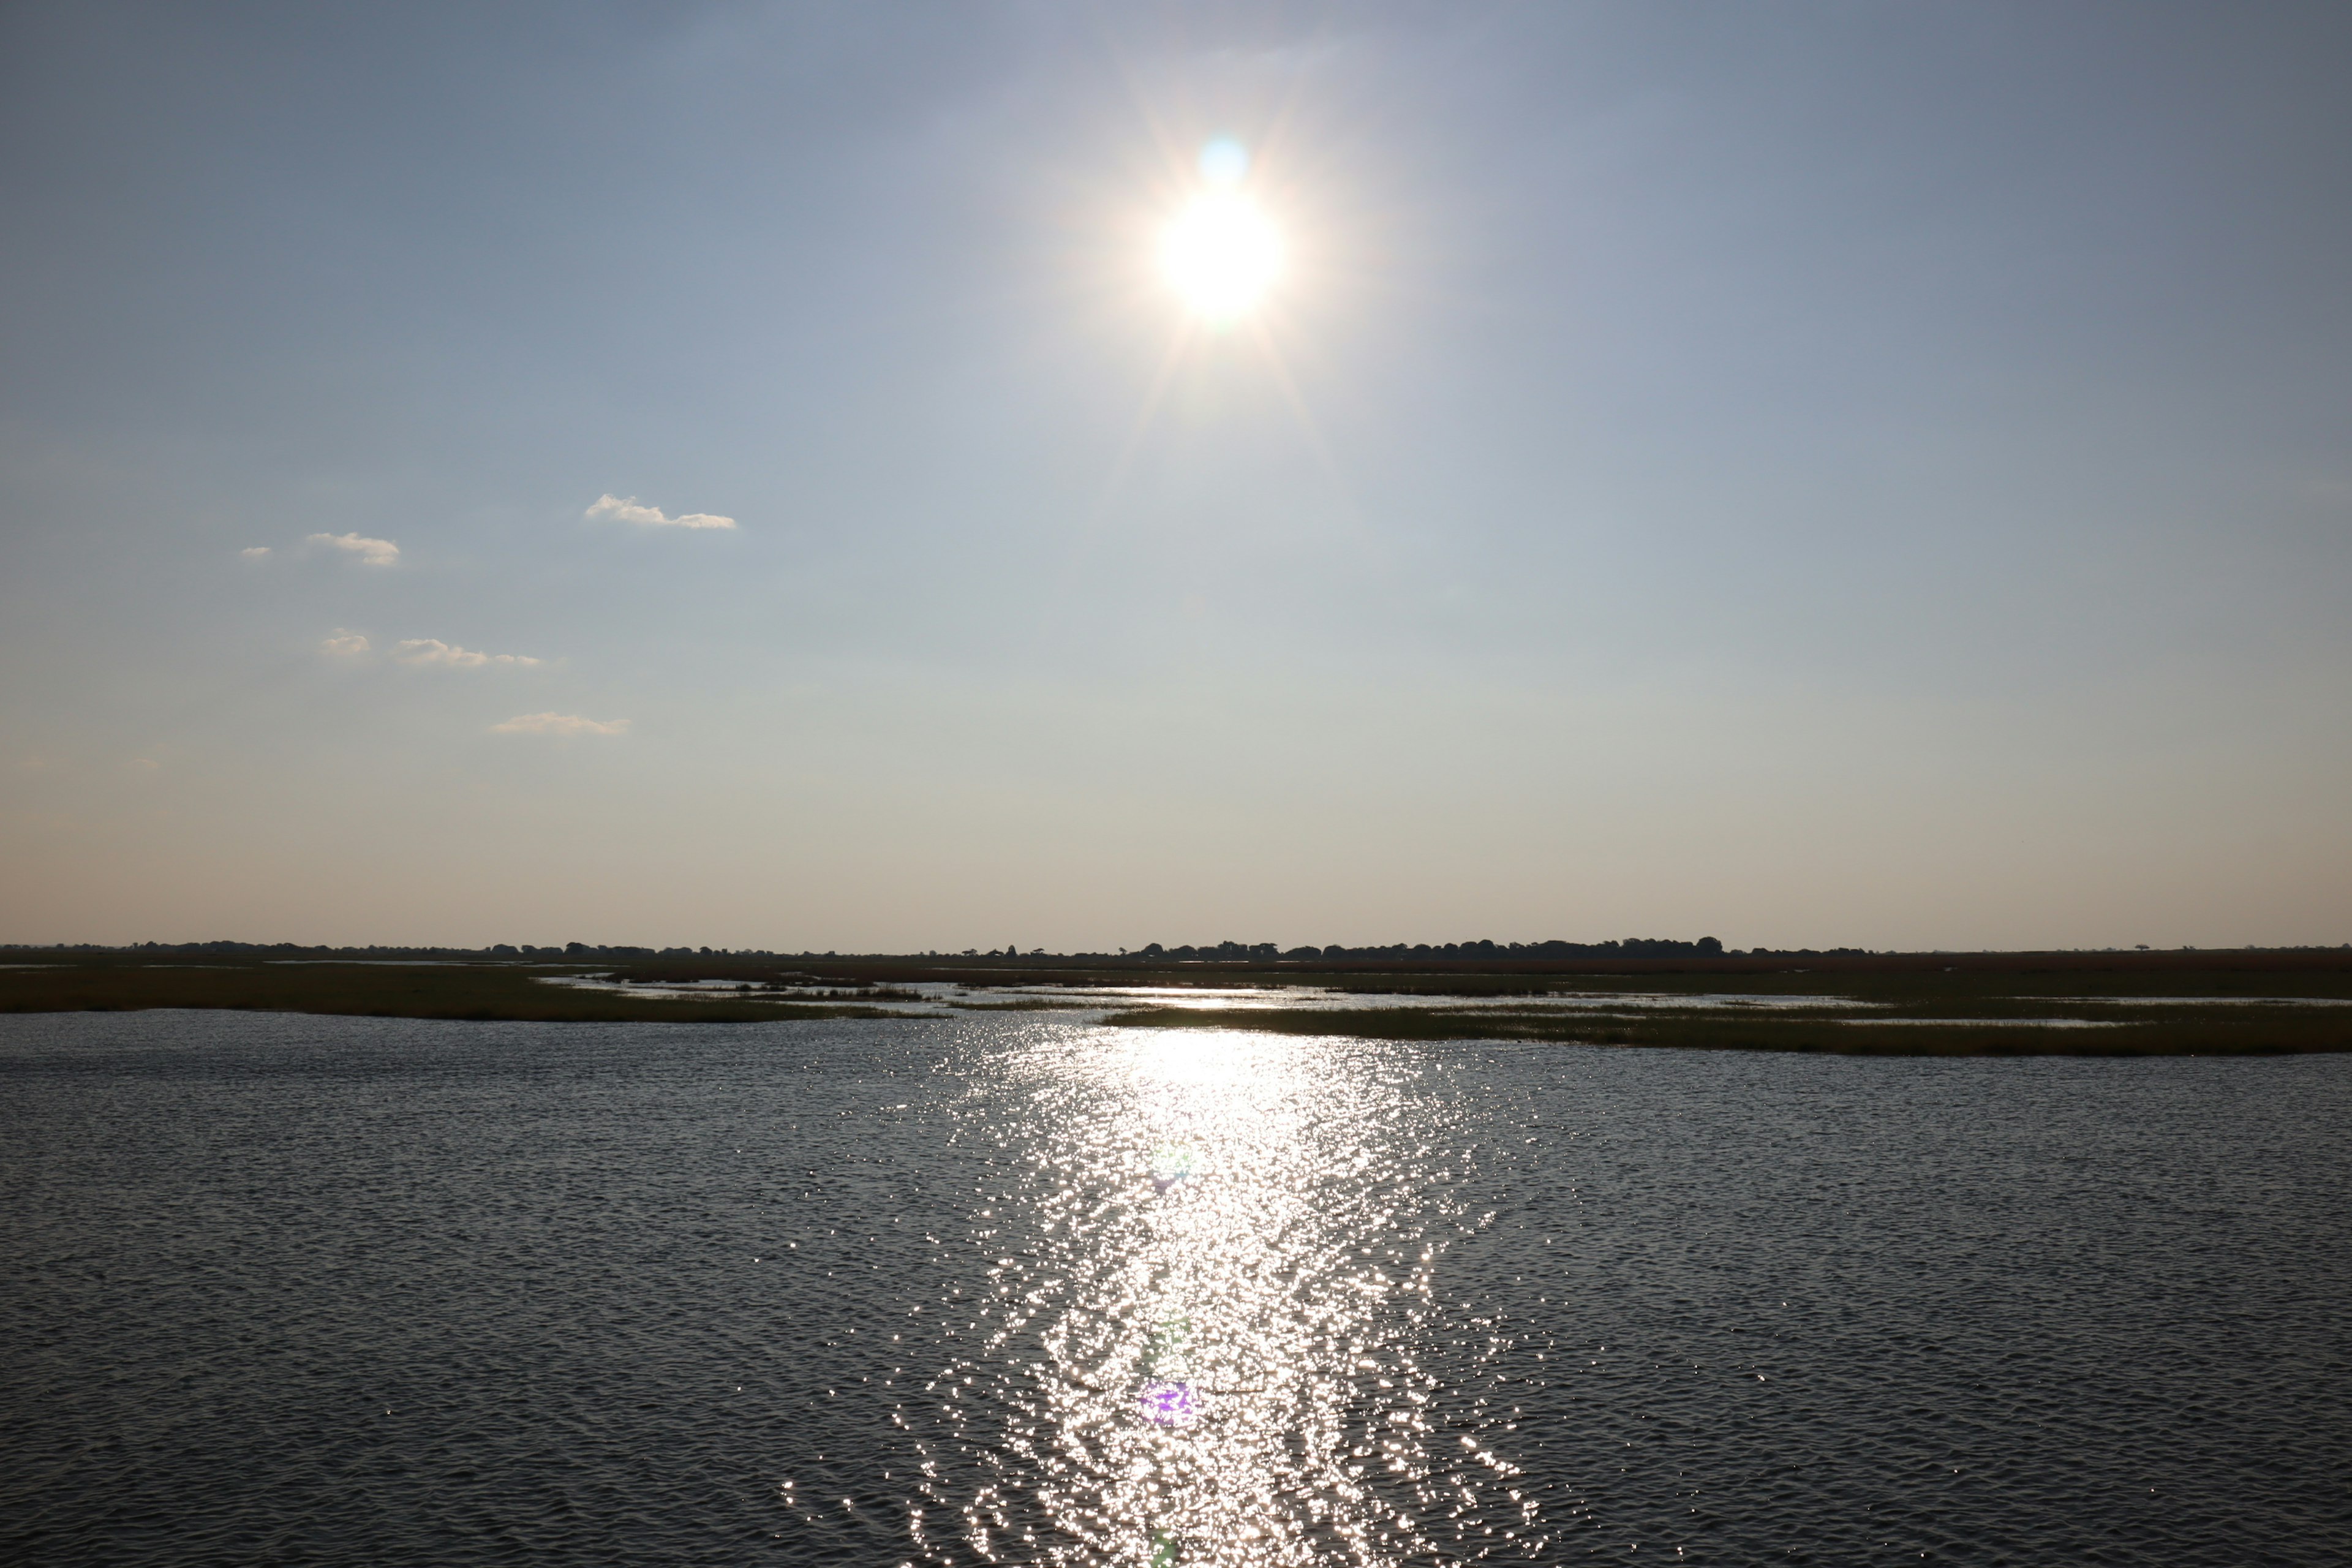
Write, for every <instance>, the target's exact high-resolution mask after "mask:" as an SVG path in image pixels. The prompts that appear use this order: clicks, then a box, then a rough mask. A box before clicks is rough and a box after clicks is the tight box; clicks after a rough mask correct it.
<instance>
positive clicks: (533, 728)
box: [490, 713, 629, 735]
mask: <svg viewBox="0 0 2352 1568" xmlns="http://www.w3.org/2000/svg"><path fill="white" fill-rule="evenodd" d="M628 731H629V721H627V720H626V719H583V718H582V717H580V715H579V714H577V713H523V714H519V715H517V716H516V717H515V718H512V719H509V720H508V721H506V722H505V723H503V724H493V725H491V726H490V733H492V734H494V735H625V734H627V733H628Z"/></svg>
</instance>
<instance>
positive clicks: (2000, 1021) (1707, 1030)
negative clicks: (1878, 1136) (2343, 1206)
mask: <svg viewBox="0 0 2352 1568" xmlns="http://www.w3.org/2000/svg"><path fill="white" fill-rule="evenodd" d="M2028 1016H2031V1017H2035V1018H2046V1017H2051V1016H2063V1017H2066V1018H2068V1019H2070V1020H2072V1021H2074V1022H2076V1023H2078V1024H2081V1025H2086V1026H2080V1027H2059V1028H2053V1027H2050V1026H2047V1025H2043V1024H2034V1023H2027V1022H2024V1021H2023V1020H2024V1019H2025V1018H2026V1017H2028ZM1105 1022H1107V1023H1111V1024H1118V1025H1122V1026H1127V1027H1129V1028H1147V1029H1253V1030H1259V1031H1263V1032H1266V1033H1272V1034H1286V1035H1348V1036H1353V1037H1358V1038H1369V1039H1380V1040H1470V1039H1481V1040H1496V1039H1501V1040H1544V1041H1551V1042H1555V1043H1558V1044H1561V1045H1591V1046H1651V1047H1674V1048H1679V1049H1686V1050H1726V1051H1810V1052H1825V1053H1831V1054H1835V1055H1839V1056H1874V1057H2042V1056H2084V1057H2158V1056H2284V1055H2297V1054H2301V1053H2305V1052H2314V1051H2345V1050H2352V1008H2336V1007H2329V1008H2318V1007H2290V1006H2243V1005H2234V1006H2217V1007H2196V1008H2184V1007H2179V1006H2165V1007H2135V1006H2132V1005H2128V1004H2124V1005H2098V1006H2094V1007H2087V1008H2071V1009H2067V1010H2065V1011H2063V1013H2061V1012H2058V1011H2057V1010H2054V1009H2051V1008H2047V1007H2044V1008H2040V1009H2036V1010H2033V1011H2032V1012H2031V1013H2027V1012H2025V1011H2022V1010H2018V1011H2011V1012H2008V1013H2003V1012H2000V1011H1988V1012H1985V1013H1983V1014H1980V1015H1979V1016H1973V1017H1949V1016H1947V1017H1926V1016H1907V1015H1906V1014H1903V1013H1891V1012H1882V1013H1873V1014H1872V1015H1869V1016H1868V1017H1867V1019H1866V1020H1863V1021H1858V1020H1857V1018H1856V1016H1853V1015H1846V1014H1840V1013H1835V1012H1829V1011H1823V1012H1819V1013H1814V1014H1810V1015H1806V1014H1797V1015H1790V1014H1786V1013H1778V1012H1774V1013H1760V1012H1745V1011H1739V1010H1733V1009H1716V1008H1709V1009H1706V1010H1704V1011H1698V1010H1694V1011H1690V1012H1675V1011H1671V1010H1662V1011H1658V1012H1654V1013H1646V1014H1643V1015H1639V1016H1625V1015H1605V1014H1604V1015H1596V1014H1595V1013H1593V1012H1591V1011H1589V1010H1584V1009H1577V1010H1569V1009H1564V1008H1555V1009H1550V1010H1539V1009H1535V1008H1528V1009H1524V1010H1522V1009H1513V1008H1498V1007H1477V1008H1458V1009H1455V1008H1444V1007H1286V1008H1279V1009H1274V1008H1246V1007H1233V1008H1201V1007H1134V1008H1128V1009H1125V1010H1123V1011H1120V1012H1117V1013H1113V1014H1112V1015H1110V1016H1109V1017H1108V1018H1107V1019H1106V1020H1105Z"/></svg>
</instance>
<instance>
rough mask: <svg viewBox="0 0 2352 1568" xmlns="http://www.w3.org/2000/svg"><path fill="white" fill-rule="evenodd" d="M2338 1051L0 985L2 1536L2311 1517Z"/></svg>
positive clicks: (387, 1547) (2129, 1542)
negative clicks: (167, 1009) (291, 999)
mask: <svg viewBox="0 0 2352 1568" xmlns="http://www.w3.org/2000/svg"><path fill="white" fill-rule="evenodd" d="M2347 1113H2352V1058H2302V1059H2293V1060H2279V1061H2212V1060H2172V1061H2141V1062H2132V1061H2088V1060H2064V1059H2053V1060H2043V1061H1964V1062H1944V1061H1883V1060H1873V1061H1858V1060H1829V1059H1818V1058H1795V1057H1778V1056H1750V1055H1730V1054H1720V1055H1718V1054H1712V1053H1709V1054H1692V1053H1668V1052H1639V1051H1621V1052H1614V1053H1612V1052H1609V1051H1604V1050H1592V1049H1583V1048H1564V1047H1551V1046H1528V1047H1520V1046H1511V1047H1496V1046H1478V1045H1459V1044H1451V1045H1437V1046H1431V1045H1423V1044H1402V1045H1398V1044H1372V1043H1364V1042H1349V1041H1336V1040H1307V1039H1295V1038H1285V1037H1255V1036H1241V1035H1214V1034H1196V1033H1174V1034H1153V1033H1145V1032H1122V1031H1107V1030H1103V1029H1099V1028H1096V1027H1092V1026H1087V1025H1085V1024H1082V1023H1073V1022H1070V1021H1068V1020H1067V1019H1066V1018H1062V1019H1056V1018H1054V1017H1052V1016H1035V1015H1032V1016H1017V1015H1015V1016H972V1017H966V1018H962V1019H958V1020H956V1021H954V1022H951V1023H882V1024H872V1023H844V1024H831V1025H805V1024H799V1025H773V1026H740V1027H680V1026H536V1025H494V1024H425V1023H412V1022H398V1021H383V1020H364V1019H329V1018H302V1017H270V1016H239V1015H226V1014H224V1015H200V1014H170V1013H150V1014H141V1015H128V1016H66V1017H16V1018H7V1019H0V1225H5V1239H6V1243H7V1273H6V1275H5V1285H0V1331H5V1346H6V1354H5V1369H6V1370H5V1402H0V1421H5V1428H0V1430H5V1447H0V1459H5V1464H0V1553H5V1556H6V1557H8V1558H9V1559H11V1560H15V1561H22V1562H44V1563H110V1564H120V1563H195V1562H281V1561H286V1562H290V1561H296V1560H311V1561H316V1560H321V1559H341V1560H352V1561H360V1560H364V1561H367V1562H370V1563H475V1562H490V1561H523V1560H536V1561H548V1562H556V1561H562V1562H566V1563H580V1562H595V1563H606V1562H610V1563H662V1562H680V1563H685V1562H692V1563H733V1562H752V1561H765V1562H775V1563H857V1564H880V1565H887V1564H894V1563H959V1564H962V1563H1067V1564H1091V1563H1127V1564H1137V1565H1142V1564H1152V1563H1158V1564H1174V1563H1228V1564H1275V1563H1454V1562H1461V1561H1471V1560H1484V1561H1496V1562H1523V1561H1530V1560H1532V1561H1540V1562H1562V1561H1571V1560H1573V1561H1583V1560H1587V1559H1591V1558H1601V1559H1622V1560H1624V1561H1627V1562H1632V1563H1648V1562H1654V1561H1657V1560H1660V1559H1664V1560H1667V1561H1681V1562H1688V1563H1760V1562H1775V1563H1780V1562H1808V1561H1810V1562H1818V1563H1876V1562H1882V1561H1883V1562H1890V1563H1891V1562H1895V1561H1903V1562H1911V1563H1916V1562H1919V1561H1921V1560H1922V1559H1926V1560H1928V1561H1940V1562H1980V1563H2000V1562H2011V1563H2053V1562H2076V1563H2163V1564H2185V1563H2328V1562H2346V1561H2352V1458H2347V1457H2348V1456H2352V1366H2347V1361H2352V1348H2348V1347H2352V1305H2347V1303H2352V1242H2347V1234H2352V1222H2347V1212H2346V1199H2347V1194H2352V1183H2347V1174H2352V1114H2347Z"/></svg>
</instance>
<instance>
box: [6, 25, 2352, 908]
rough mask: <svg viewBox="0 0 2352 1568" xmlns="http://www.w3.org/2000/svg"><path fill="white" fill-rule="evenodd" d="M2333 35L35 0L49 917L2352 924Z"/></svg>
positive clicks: (22, 74) (2350, 426)
mask: <svg viewBox="0 0 2352 1568" xmlns="http://www.w3.org/2000/svg"><path fill="white" fill-rule="evenodd" d="M2347 64H2352V20H2347V15H2346V13H2345V12H2344V11H2343V10H2342V9H2341V8H2340V7H2330V6H2317V5H2315V6H2294V5H2251V6H2232V7H2219V6H2206V7H2195V6H2168V5H2074V6H2066V7H2050V6H2046V5H1906V6H1899V7H1896V6H1862V5H1693V6H1677V7H1659V6H1650V5H1547V6H1478V5H1447V6H1404V7H1393V8H1383V7H1377V6H1363V5H1349V6H1315V7H1297V8H1295V9H1283V8H1279V7H1266V6H1261V5H1252V6H1233V7H1217V6H1183V7H1175V6H1170V7H1164V8H1153V7H1148V6H1126V7H1106V8H1088V7H1083V6H1075V5H1001V6H958V7H930V6H913V5H856V6H847V5H845V6H839V7H824V6H817V5H790V6H763V5H703V6H696V5H665V6H647V7H597V6H588V5H562V6H528V5H514V6H506V7H499V8H495V9H492V10H490V11H488V12H484V11H482V10H481V9H479V8H470V7H446V8H445V7H436V6H429V5H423V6H406V7H397V8H375V9H373V10H365V11H362V10H351V11H344V12H339V13H322V12H320V11H317V10H315V9H312V8H305V7H291V6H289V7H239V6H234V5H226V6H207V7H203V8H198V9H190V8H182V7H152V8H136V7H119V6H109V5H74V6H66V5H17V6H14V7H11V8H9V9H8V11H7V12H6V13H5V15H0V83H5V92H0V203H5V208H0V285H5V287H0V356H5V363H6V364H7V365H8V366H9V372H8V374H6V376H5V378H0V670H5V681H4V682H0V884H5V886H6V888H7V889H9V890H8V891H7V893H6V894H5V898H0V940H9V941H43V940H64V941H99V942H112V941H137V940H149V939H153V940H181V939H200V938H209V937H215V936H229V937H237V938H241V939H245V940H254V941H278V940H292V941H333V942H499V941H507V942H563V941H570V940H582V941H590V942H655V943H665V944H666V943H670V942H688V943H691V944H696V945H701V944H706V943H707V944H709V945H712V946H754V945H756V946H775V947H782V948H788V949H799V948H803V947H815V948H818V949H828V948H837V949H841V950H844V951H849V950H866V949H872V950H883V949H888V950H898V949H909V948H911V949H918V950H919V949H924V948H940V949H950V950H953V949H961V948H963V947H966V946H975V945H981V946H1002V945H1003V944H1004V943H1005V942H1018V943H1019V944H1020V945H1022V946H1023V947H1024V948H1027V947H1034V946H1044V947H1048V948H1055V949H1076V948H1105V949H1108V948H1115V947H1118V946H1121V945H1125V946H1130V947H1131V946H1139V945H1141V944H1142V943H1144V942H1151V941H1158V942H1169V943H1175V942H1201V941H1216V940H1219V939H1223V938H1233V939H1235V940H1241V941H1250V942H1255V941H1279V942H1283V943H1284V944H1285V945H1290V944H1294V943H1299V942H1317V943H1321V942H1349V943H1361V942H1391V941H1447V940H1460V939H1465V938H1474V937H1487V938H1492V939H1495V940H1498V941H1505V940H1538V939H1543V938H1549V937H1564V938H1568V939H1570V940H1601V939H1605V938H1608V937H1613V936H1622V935H1628V934H1671V935H1682V936H1696V935H1699V934H1702V933H1711V934H1715V935H1717V936H1719V937H1721V938H1722V939H1723V940H1724V941H1725V942H1728V943H1730V944H1732V945H1734V946H1742V947H1744V946H1748V945H1751V944H1757V943H1762V944H1768V945H1774V946H1781V945H1799V944H1810V945H1832V944H1853V945H1863V946H1870V947H1886V946H1896V945H1902V946H1951V947H1987V946H1991V947H2012V946H2030V945H2058V946H2105V945H2110V944H2129V943H2133V942H2153V943H2156V944H2158V945H2177V944H2179V943H2187V942H2194V943H2198V944H2200V945H2222V944H2234V943H2239V942H2259V943H2284V942H2329V943H2333V942H2342V941H2346V940H2352V826H2347V816H2352V814H2347V812H2346V810H2345V808H2344V804H2343V803H2344V802H2345V801H2346V800H2347V799H2352V632H2347V615H2346V613H2345V609H2346V606H2347V604H2352V442H2348V441H2347V436H2352V384H2347V383H2352V292H2347V289H2346V288H2345V284H2344V280H2345V279H2347V278H2352V98H2348V97H2347V95H2346V94H2345V93H2344V92H2343V91H2342V90H2341V85H2340V84H2341V82H2342V80H2343V75H2344V70H2345V68H2346V67H2347ZM1218 136H1228V137H1233V138H1235V139H1237V140H1239V141H1241V142H1244V144H1246V145H1247V146H1248V147H1249V148H1250V149H1251V151H1252V154H1253V163H1252V168H1251V173H1250V180H1251V189H1252V191H1253V193H1254V194H1255V199H1256V200H1257V201H1258V202H1259V204H1260V205H1261V207H1262V209H1263V210H1264V211H1265V213H1266V214H1267V215H1268V216H1269V218H1270V219H1271V220H1272V221H1273V222H1274V223H1275V224H1276V226H1278V227H1279V228H1280V230H1281V232H1282V234H1283V236H1284V240H1285V244H1286V270H1285V273H1284V276H1283V277H1282V278H1281V279H1280V280H1279V281H1278V283H1277V285H1276V289H1275V290H1274V291H1273V293H1272V294H1271V295H1270V296H1269V298H1268V299H1267V300H1266V301H1265V304H1264V306H1263V307H1262V309H1261V310H1260V311H1259V312H1258V313H1257V314H1256V315H1255V316H1254V317H1253V318H1252V319H1251V320H1249V321H1246V322H1245V323H1244V324H1243V325H1241V326H1239V327H1236V328H1234V330H1231V331H1223V332H1209V331H1200V330H1197V329H1188V328H1187V327H1186V324H1185V316H1184V311H1183V309H1182V304H1181V301H1180V300H1177V299H1175V298H1174V297H1173V296H1172V295H1171V293H1170V291H1169V290H1168V289H1166V288H1165V287H1164V286H1163V285H1162V282H1161V280H1160V279H1159V278H1158V276H1157V275H1156V273H1155V271H1154V268H1153V250H1154V246H1155V244H1156V237H1157V235H1158V233H1159V231H1160V227H1161V226H1163V225H1164V224H1165V223H1166V222H1167V221H1168V220H1169V218H1170V216H1171V215H1172V213H1173V212H1174V211H1175V210H1177V208H1178V206H1179V205H1181V202H1182V201H1183V200H1184V199H1185V197H1186V195H1187V193H1188V191H1189V190H1190V189H1191V187H1192V184H1193V183H1195V179H1196V176H1195V175H1194V174H1193V172H1192V160H1193V158H1194V156H1195V154H1196V153H1197V151H1198V149H1199V148H1200V147H1201V145H1202V143H1204V142H1207V141H1208V140H1210V139H1211V138H1213V137H1218ZM607 496H610V497H613V498H615V500H625V501H633V502H635V504H636V505H637V506H640V507H643V508H647V509H657V510H658V511H659V513H660V515H661V516H663V517H664V518H668V519H676V518H678V517H681V516H688V515H698V516H702V517H704V518H724V519H728V520H731V521H732V522H733V523H734V525H735V526H733V527H731V528H729V527H717V526H711V527H698V528H679V527H672V526H660V525H656V524H653V523H651V522H649V521H630V516H631V515H636V516H639V517H644V516H646V515H648V514H645V513H637V514H629V513H625V512H624V511H623V510H621V509H619V508H617V507H607V508H605V509H604V510H603V511H602V512H601V513H596V514H594V515H592V511H593V509H595V507H596V504H597V503H598V502H599V500H601V499H602V498H604V497H607ZM335 539H350V540H354V541H359V542H366V541H382V542H384V544H385V545H389V546H392V547H394V548H396V552H397V554H396V557H394V556H387V555H386V554H385V552H384V550H383V546H372V545H364V544H362V545H359V546H356V547H347V546H344V545H338V544H335V543H332V542H331V541H332V540H335ZM253 551H267V552H268V553H267V554H263V555H251V554H248V553H247V552H253ZM371 552H372V554H371ZM362 644H364V646H363V647H362V646H361V645H362ZM476 656H487V657H482V658H477V657H476ZM498 656H508V657H507V658H506V659H505V660H504V661H501V660H500V658H499V657H498ZM526 660H531V661H537V662H524V661H526ZM550 716H551V717H550ZM518 721H520V722H518Z"/></svg>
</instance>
